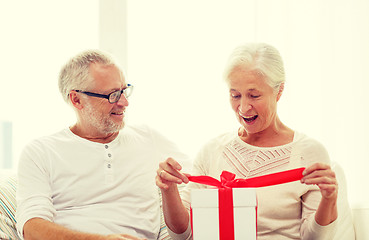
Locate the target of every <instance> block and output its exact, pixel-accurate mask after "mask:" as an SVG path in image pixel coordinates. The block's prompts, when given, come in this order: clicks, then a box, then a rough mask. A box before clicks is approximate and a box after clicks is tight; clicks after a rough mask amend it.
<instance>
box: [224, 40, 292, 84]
mask: <svg viewBox="0 0 369 240" xmlns="http://www.w3.org/2000/svg"><path fill="white" fill-rule="evenodd" d="M235 67H245V68H246V69H247V70H250V71H254V72H255V73H256V74H258V75H260V76H262V77H263V78H264V79H265V80H266V82H267V83H268V84H269V85H270V86H271V87H272V88H273V89H275V90H276V91H278V89H279V86H280V85H281V84H282V83H284V82H285V72H284V66H283V60H282V57H281V55H280V53H279V51H278V50H277V49H276V48H275V47H273V46H271V45H269V44H266V43H249V44H245V45H242V46H239V47H237V48H235V49H234V51H233V52H232V54H231V56H230V58H229V60H228V64H227V66H226V69H225V71H224V79H226V80H227V81H228V78H229V75H230V74H231V73H232V71H233V70H234V69H235Z"/></svg>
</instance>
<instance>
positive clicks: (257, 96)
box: [250, 95, 260, 98]
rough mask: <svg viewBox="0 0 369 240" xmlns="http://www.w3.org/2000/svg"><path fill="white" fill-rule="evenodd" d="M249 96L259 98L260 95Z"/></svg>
mask: <svg viewBox="0 0 369 240" xmlns="http://www.w3.org/2000/svg"><path fill="white" fill-rule="evenodd" d="M250 97H251V98H259V97H260V95H250Z"/></svg>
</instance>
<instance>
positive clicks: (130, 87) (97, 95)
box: [74, 84, 133, 104]
mask: <svg viewBox="0 0 369 240" xmlns="http://www.w3.org/2000/svg"><path fill="white" fill-rule="evenodd" d="M127 89H130V90H131V92H132V90H133V85H132V84H127V87H126V88H123V89H122V90H117V91H114V92H111V93H109V94H107V95H106V94H100V93H93V92H88V91H82V90H74V91H76V92H79V93H83V94H86V95H87V96H90V97H98V98H105V99H108V101H109V103H110V104H113V103H116V102H118V101H119V100H120V98H121V97H122V94H123V95H124V97H125V98H128V97H129V96H131V94H130V95H128V96H127V95H126V94H125V93H124V92H125V90H127ZM117 92H120V95H119V98H117V100H116V101H115V102H111V101H110V96H111V95H112V94H114V93H117Z"/></svg>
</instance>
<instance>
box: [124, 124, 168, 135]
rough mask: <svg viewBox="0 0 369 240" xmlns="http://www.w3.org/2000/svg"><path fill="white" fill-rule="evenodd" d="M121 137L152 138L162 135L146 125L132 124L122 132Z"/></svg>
mask: <svg viewBox="0 0 369 240" xmlns="http://www.w3.org/2000/svg"><path fill="white" fill-rule="evenodd" d="M120 135H121V137H143V138H152V137H156V136H158V135H161V134H160V133H159V132H158V131H157V130H156V129H154V128H152V127H150V126H149V125H146V124H130V125H126V126H124V128H123V129H122V130H121V131H120Z"/></svg>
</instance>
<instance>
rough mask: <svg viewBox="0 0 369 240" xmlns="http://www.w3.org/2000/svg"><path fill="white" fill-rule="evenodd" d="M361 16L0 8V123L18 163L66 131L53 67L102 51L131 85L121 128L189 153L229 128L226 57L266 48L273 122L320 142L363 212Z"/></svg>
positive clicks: (265, 6) (80, 4)
mask: <svg viewBox="0 0 369 240" xmlns="http://www.w3.org/2000/svg"><path fill="white" fill-rule="evenodd" d="M99 3H100V4H103V5H101V7H100V8H99ZM111 7H113V9H114V11H112V10H109V9H111ZM105 8H107V10H106V11H107V12H105V13H104V10H102V9H105ZM368 12H369V2H368V1H366V0H352V1H348V0H345V1H343V0H337V1H333V0H326V1H318V0H311V1H305V0H295V1H288V0H277V1H276V0H268V1H266V0H239V1H237V0H229V1H213V0H201V1H198V0H187V1H179V0H156V1H151V0H127V1H120V0H100V2H99V1H97V0H93V1H92V0H79V1H73V0H63V1H47V0H34V1H28V0H15V1H0V29H1V31H2V33H1V38H0V51H1V53H2V58H1V60H0V61H1V62H0V73H1V78H0V104H1V111H0V120H10V121H12V122H13V127H14V129H13V133H14V144H13V146H14V154H13V156H14V159H15V160H17V158H18V155H19V152H20V150H21V149H22V148H23V146H24V144H26V143H27V142H28V141H29V140H30V139H33V138H36V137H38V136H41V135H45V134H49V133H51V132H55V131H58V130H59V129H61V128H63V127H65V126H67V125H68V124H72V123H73V122H74V114H73V111H72V110H71V109H70V108H69V107H68V106H67V105H66V104H65V103H64V102H63V100H62V98H61V96H60V94H59V92H58V89H57V84H56V83H57V75H58V72H59V69H60V67H61V65H62V64H63V63H64V62H65V61H66V60H67V59H68V58H69V57H71V56H72V55H74V54H75V53H76V52H79V51H81V50H84V49H86V48H96V47H98V46H99V45H100V46H101V48H103V49H105V50H108V51H110V52H113V53H114V54H115V55H117V57H118V59H120V61H121V62H122V64H123V65H124V66H125V67H126V69H127V73H128V79H129V81H130V82H132V83H133V84H134V85H135V90H134V94H133V96H132V99H131V105H130V109H129V111H128V113H129V121H131V122H144V123H148V124H150V125H152V126H154V127H155V128H157V129H158V130H160V131H162V132H163V133H164V134H166V135H167V136H168V137H170V138H171V139H173V140H174V141H176V142H177V143H178V144H179V145H180V146H181V147H182V148H183V149H184V150H185V151H186V152H188V153H189V154H191V155H194V154H195V153H196V152H197V150H198V149H199V148H200V147H201V145H202V144H203V143H205V142H206V141H207V140H208V139H209V138H211V137H213V136H216V135H218V134H220V133H222V132H224V131H229V130H232V129H235V128H237V126H238V124H237V122H236V121H235V118H234V116H233V113H232V112H231V110H230V107H229V104H228V98H227V90H226V87H225V84H224V83H223V81H222V79H221V76H222V72H223V68H224V64H225V61H226V58H227V57H228V54H229V53H230V52H231V50H232V49H233V48H234V47H235V46H236V45H238V44H240V43H242V42H248V41H265V42H269V43H271V44H273V45H275V46H276V47H277V48H279V49H280V51H281V53H282V56H283V57H284V60H285V67H286V72H287V85H286V89H285V92H284V96H283V98H282V100H281V102H280V104H279V113H280V116H281V118H282V120H284V122H285V123H287V124H288V125H289V126H290V127H292V128H294V129H297V130H299V131H302V132H305V133H307V134H309V135H311V136H312V137H315V138H317V139H318V140H320V141H321V142H323V144H324V145H325V146H326V147H327V149H328V151H329V153H330V155H331V158H332V159H333V160H335V161H337V162H338V163H340V164H341V165H342V166H343V167H344V169H345V172H346V175H347V178H348V184H349V194H350V199H351V202H352V203H353V204H364V205H365V204H366V206H367V205H368V204H369V195H368V194H369V193H368V192H367V191H363V189H362V188H361V186H365V185H366V184H368V180H367V178H366V168H367V167H368V165H369V164H368V161H369V157H368V155H367V153H366V149H367V148H368V145H369V144H368V140H367V136H368V135H369V127H368V124H367V122H368V120H369V119H368V118H369V116H368V115H369V114H368V107H367V106H368V103H369V99H368V96H367V94H365V93H366V91H367V89H368V87H369V86H368V79H369V76H368V71H366V69H368V68H369V60H368V57H367V56H369V45H368V44H367V43H368V42H369V19H368V18H369V14H368ZM99 14H101V16H102V18H101V19H100V20H99ZM104 16H105V18H104ZM118 23H119V24H118ZM99 31H100V33H101V34H99Z"/></svg>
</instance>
